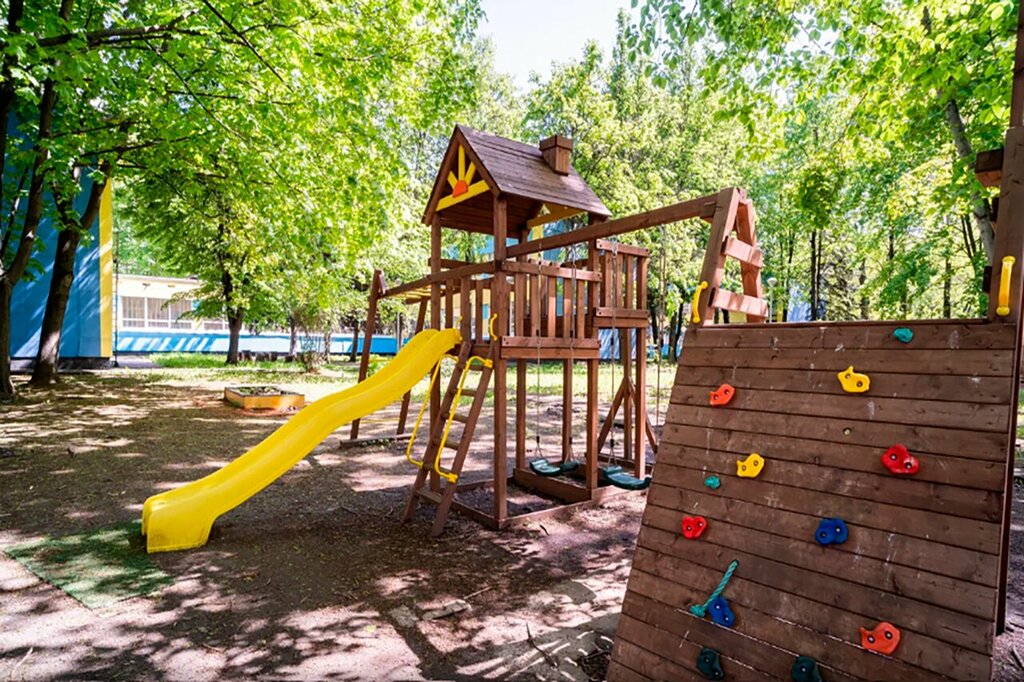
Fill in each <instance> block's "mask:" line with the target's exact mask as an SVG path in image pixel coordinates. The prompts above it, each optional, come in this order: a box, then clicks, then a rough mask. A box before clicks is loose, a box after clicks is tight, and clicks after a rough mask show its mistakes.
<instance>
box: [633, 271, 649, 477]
mask: <svg viewBox="0 0 1024 682" xmlns="http://www.w3.org/2000/svg"><path fill="white" fill-rule="evenodd" d="M647 265H648V263H647V258H637V259H636V307H637V309H639V310H646V309H647ZM635 389H636V390H635V391H634V393H635V394H636V431H635V434H636V446H635V447H634V448H633V451H634V452H635V453H636V472H635V474H634V475H635V476H636V477H637V478H643V477H644V475H645V474H646V471H647V448H646V447H644V430H645V429H646V428H647V327H638V328H637V330H636V386H635Z"/></svg>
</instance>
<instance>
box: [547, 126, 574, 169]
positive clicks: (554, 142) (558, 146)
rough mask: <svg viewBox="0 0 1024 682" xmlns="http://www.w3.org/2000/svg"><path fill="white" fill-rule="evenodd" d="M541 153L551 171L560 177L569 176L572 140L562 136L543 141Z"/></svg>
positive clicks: (554, 136) (553, 136)
mask: <svg viewBox="0 0 1024 682" xmlns="http://www.w3.org/2000/svg"><path fill="white" fill-rule="evenodd" d="M540 152H541V154H543V155H544V160H545V161H547V164H548V165H549V166H551V170H553V171H555V172H556V173H558V174H559V175H568V174H569V157H571V156H572V140H570V139H569V138H568V137H562V136H561V135H552V136H551V137H549V138H546V139H544V140H541V142H540Z"/></svg>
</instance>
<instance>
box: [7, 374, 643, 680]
mask: <svg viewBox="0 0 1024 682" xmlns="http://www.w3.org/2000/svg"><path fill="white" fill-rule="evenodd" d="M330 388H331V387H329V386H328V387H325V388H324V390H330ZM552 400H557V398H553V399H552ZM0 410H2V417H3V418H2V422H0V499H2V500H3V506H2V507H0V548H2V547H6V546H10V545H13V544H16V543H21V542H27V541H31V540H35V539H40V538H42V537H44V536H58V535H62V534H69V533H76V532H83V531H88V530H91V529H94V528H97V527H99V526H103V525H108V524H111V523H121V522H126V521H131V520H133V519H136V518H137V517H138V516H139V514H140V512H141V505H142V502H143V501H144V500H145V498H146V497H148V496H149V495H152V494H154V493H157V492H160V491H162V490H166V489H168V488H171V487H174V486H176V485H179V484H180V483H184V482H186V481H189V480H193V479H195V478H198V477H200V476H202V475H205V474H206V473H209V472H210V471H213V470H214V469H215V468H217V467H219V466H221V465H223V464H224V463H226V462H227V461H230V460H231V459H232V458H234V457H235V456H237V455H239V454H241V453H242V452H244V451H245V449H246V448H248V447H251V446H252V445H254V444H255V443H256V442H258V441H259V440H260V439H261V438H262V437H264V436H265V435H267V434H268V433H269V432H270V431H272V430H273V429H274V428H275V427H276V426H277V425H279V424H280V423H282V422H283V421H284V420H285V419H286V418H287V415H273V416H259V415H245V414H242V413H239V412H237V411H235V410H234V409H233V408H228V407H225V406H223V405H222V404H221V402H220V400H219V394H218V392H217V391H216V390H213V389H198V390H195V389H188V388H184V387H178V386H173V385H167V384H166V383H162V382H161V380H160V376H159V375H153V376H150V375H141V376H140V375H128V374H125V373H109V374H103V375H100V376H86V375H83V376H80V377H75V378H74V379H72V380H70V381H69V382H68V383H66V384H65V385H63V386H61V387H60V388H58V389H56V390H53V391H45V392H36V393H29V394H27V395H26V397H25V398H22V399H19V401H18V402H17V403H15V404H12V405H7V406H3V407H0ZM385 416H387V415H385ZM555 420H557V413H556V415H555V417H553V418H552V421H555ZM390 426H391V423H389V422H388V421H384V420H380V421H376V422H374V421H370V422H368V423H367V424H366V425H365V427H364V429H365V432H367V433H373V432H374V430H375V429H381V430H382V429H384V428H388V427H390ZM339 439H340V433H339V434H336V435H335V436H333V437H332V438H331V439H329V440H328V441H327V442H325V443H324V444H323V445H322V446H321V447H319V448H318V449H317V450H316V451H315V452H314V453H313V454H312V455H310V456H309V457H307V458H306V459H305V460H303V461H302V462H301V463H300V464H299V465H298V466H296V467H295V468H294V469H293V470H292V471H290V472H289V473H288V474H286V475H285V476H284V477H282V478H281V479H280V480H279V481H277V482H276V483H274V484H273V485H271V486H270V487H269V488H267V489H266V490H264V491H263V492H261V493H260V494H258V495H257V496H256V497H254V498H253V499H252V500H250V501H249V502H247V503H246V504H244V505H242V506H241V507H239V508H238V509H236V510H235V511H233V512H231V513H229V514H227V515H225V516H224V517H222V518H221V519H220V520H219V521H218V522H217V523H216V525H215V527H214V532H213V535H212V536H211V540H210V542H209V544H208V545H207V546H206V547H204V548H201V549H199V550H195V551H191V552H184V553H172V554H161V555H155V556H154V561H155V563H156V564H157V565H158V566H159V567H160V568H161V569H162V570H163V571H165V572H166V573H167V574H169V575H170V576H171V577H172V579H173V584H172V585H171V586H170V587H167V588H165V589H163V590H161V591H159V592H157V593H156V594H154V595H151V596H149V597H143V598H136V599H131V600H128V601H123V602H120V603H118V604H115V605H113V606H110V607H107V608H103V609H98V610H90V609H87V608H85V607H84V606H82V605H81V604H79V603H78V602H76V601H75V600H73V599H72V598H70V597H69V596H67V595H66V594H64V593H62V592H60V591H58V590H56V589H55V588H53V587H51V586H49V585H47V584H45V583H41V582H40V581H39V580H38V579H36V578H35V577H34V576H32V574H30V573H28V572H27V571H25V570H24V569H23V568H22V567H21V566H20V565H18V564H16V563H15V562H14V561H13V560H11V559H10V558H9V557H6V556H4V555H0V678H2V679H15V680H17V679H42V678H46V679H72V678H74V679H79V678H83V677H86V678H104V679H124V678H130V679H135V678H140V677H145V678H158V679H190V680H193V679H214V678H220V679H225V678H227V679H235V678H246V679H250V678H254V677H270V678H275V679H277V678H292V679H309V678H331V679H351V680H357V679H420V678H424V679H453V680H470V679H480V678H493V679H499V678H500V679H508V678H521V679H555V678H557V679H587V676H586V674H585V673H584V672H583V671H582V670H580V669H579V668H578V667H577V666H576V665H575V663H574V661H575V660H577V659H579V658H580V657H581V656H583V655H585V654H588V653H592V652H594V651H595V650H598V649H600V648H601V647H608V646H610V642H609V641H608V639H607V638H608V637H610V636H611V635H612V634H613V633H614V628H615V621H616V617H617V613H618V611H619V605H620V603H621V599H622V595H623V592H624V589H625V581H626V576H627V574H628V569H629V561H630V558H631V555H632V548H633V545H634V542H635V537H636V531H637V528H638V525H639V516H640V510H641V509H642V505H643V496H642V495H634V496H628V497H626V498H618V499H616V500H614V501H612V502H609V503H608V504H607V505H605V506H604V507H601V508H596V509H591V510H586V511H578V512H566V513H565V514H563V515H560V516H558V517H555V518H550V519H547V520H545V521H543V522H542V524H543V525H541V523H536V522H535V523H533V524H531V525H527V526H524V527H521V528H519V529H516V530H513V531H508V532H504V533H491V532H489V531H485V530H483V529H481V528H480V527H479V526H477V525H476V524H473V523H471V522H468V521H465V520H462V519H458V518H453V520H452V521H451V522H450V524H449V528H448V531H447V532H446V534H445V535H444V536H443V537H441V538H439V539H436V540H435V539H431V538H429V536H428V528H429V524H428V519H427V517H426V516H421V517H419V518H417V519H416V520H415V521H414V522H412V523H410V524H401V523H399V521H398V519H399V516H400V513H401V510H402V506H403V504H404V500H405V494H406V486H407V485H408V484H409V482H410V479H411V474H410V471H409V465H408V464H407V463H406V462H405V460H404V457H403V455H402V448H400V447H398V446H390V447H389V446H378V447H373V448H363V449H358V450H349V451H340V450H339V449H338V447H337V446H338V441H339ZM481 447H482V449H483V450H486V444H483V445H482V446H481ZM489 468H490V462H489V461H487V459H486V457H477V458H476V460H475V461H474V464H473V466H472V470H471V473H470V474H468V475H472V474H473V472H475V473H476V474H481V473H482V472H484V471H486V470H488V469H489ZM458 599H462V600H464V601H465V602H466V603H467V604H469V606H470V608H469V609H468V610H464V611H461V612H458V613H455V614H453V615H450V616H448V617H446V618H440V619H437V620H432V621H425V620H420V619H418V616H419V615H420V614H422V612H423V611H425V610H428V609H432V608H437V607H440V606H443V605H446V604H449V603H451V602H453V601H454V600H458ZM527 626H528V627H529V631H530V633H531V634H532V637H528V635H527ZM541 650H543V652H542V651H541ZM552 663H556V664H557V667H555V666H553V665H552Z"/></svg>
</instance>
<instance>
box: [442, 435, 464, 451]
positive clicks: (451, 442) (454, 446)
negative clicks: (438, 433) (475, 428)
mask: <svg viewBox="0 0 1024 682" xmlns="http://www.w3.org/2000/svg"><path fill="white" fill-rule="evenodd" d="M460 445H462V441H460V440H459V439H458V438H452V437H449V438H448V440H446V441H445V442H444V446H445V447H446V448H448V449H449V450H458V449H459V446H460Z"/></svg>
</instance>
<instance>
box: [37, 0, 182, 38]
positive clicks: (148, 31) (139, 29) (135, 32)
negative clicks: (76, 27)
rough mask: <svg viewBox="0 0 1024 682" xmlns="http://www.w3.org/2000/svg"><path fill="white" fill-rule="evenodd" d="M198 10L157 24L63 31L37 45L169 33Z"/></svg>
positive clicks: (142, 36) (143, 36)
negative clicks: (80, 39)
mask: <svg viewBox="0 0 1024 682" xmlns="http://www.w3.org/2000/svg"><path fill="white" fill-rule="evenodd" d="M198 11H199V10H198V9H196V10H192V11H190V12H185V13H184V14H180V15H178V16H177V17H175V18H174V19H172V20H170V21H169V22H167V23H166V24H160V25H157V26H134V27H131V28H124V27H116V28H104V29H99V30H96V31H84V32H83V31H75V32H72V33H64V34H62V35H57V36H50V37H48V38H41V39H40V40H39V43H38V44H39V47H57V46H59V45H66V44H67V43H70V42H71V41H72V40H75V39H78V38H83V39H85V42H86V44H87V45H88V46H89V47H96V46H98V45H102V44H104V43H116V42H120V41H123V40H125V39H141V38H146V37H156V36H157V34H160V33H171V32H173V31H174V30H175V28H176V27H177V26H178V24H180V23H181V22H183V21H184V20H186V19H188V18H189V17H191V16H193V15H194V14H196V13H197V12H198Z"/></svg>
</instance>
